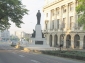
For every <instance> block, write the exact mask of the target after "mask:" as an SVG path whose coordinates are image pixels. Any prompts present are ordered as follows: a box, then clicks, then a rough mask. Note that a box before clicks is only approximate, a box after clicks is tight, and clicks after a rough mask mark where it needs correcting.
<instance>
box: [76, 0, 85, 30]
mask: <svg viewBox="0 0 85 63" xmlns="http://www.w3.org/2000/svg"><path fill="white" fill-rule="evenodd" d="M76 11H77V14H78V15H79V17H78V24H79V25H80V26H84V29H85V0H78V6H77V7H76Z"/></svg>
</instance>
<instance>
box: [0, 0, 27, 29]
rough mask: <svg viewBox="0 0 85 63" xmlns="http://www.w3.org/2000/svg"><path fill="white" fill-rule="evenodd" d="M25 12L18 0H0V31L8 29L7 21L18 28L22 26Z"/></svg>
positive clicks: (9, 24)
mask: <svg viewBox="0 0 85 63" xmlns="http://www.w3.org/2000/svg"><path fill="white" fill-rule="evenodd" d="M27 12H28V10H27V9H26V8H25V6H24V5H23V4H22V2H21V1H20V0H0V30H4V29H7V28H9V27H10V26H11V23H10V22H9V21H11V22H13V23H15V25H16V26H17V27H19V28H20V27H21V24H23V21H22V18H23V16H24V15H25V14H28V13H27Z"/></svg>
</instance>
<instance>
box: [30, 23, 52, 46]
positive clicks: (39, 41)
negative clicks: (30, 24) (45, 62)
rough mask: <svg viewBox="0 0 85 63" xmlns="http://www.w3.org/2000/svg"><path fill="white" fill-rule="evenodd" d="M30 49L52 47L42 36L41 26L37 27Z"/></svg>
mask: <svg viewBox="0 0 85 63" xmlns="http://www.w3.org/2000/svg"><path fill="white" fill-rule="evenodd" d="M29 47H50V46H49V45H48V44H47V42H46V39H45V38H44V37H43V36H42V30H41V25H39V24H37V25H36V26H35V37H31V41H30V42H29Z"/></svg>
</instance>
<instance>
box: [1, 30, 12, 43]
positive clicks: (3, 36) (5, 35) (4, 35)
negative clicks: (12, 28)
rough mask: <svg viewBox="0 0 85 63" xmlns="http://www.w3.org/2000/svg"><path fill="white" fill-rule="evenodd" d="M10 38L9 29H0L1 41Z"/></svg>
mask: <svg viewBox="0 0 85 63" xmlns="http://www.w3.org/2000/svg"><path fill="white" fill-rule="evenodd" d="M9 40H10V32H9V30H7V29H6V30H4V31H1V41H5V42H6V41H9Z"/></svg>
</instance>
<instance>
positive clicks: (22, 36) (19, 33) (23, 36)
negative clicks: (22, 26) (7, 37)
mask: <svg viewBox="0 0 85 63" xmlns="http://www.w3.org/2000/svg"><path fill="white" fill-rule="evenodd" d="M15 36H17V37H18V38H19V39H20V41H21V40H22V39H26V40H28V41H29V39H30V38H31V34H28V33H25V32H23V31H16V32H15Z"/></svg>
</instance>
